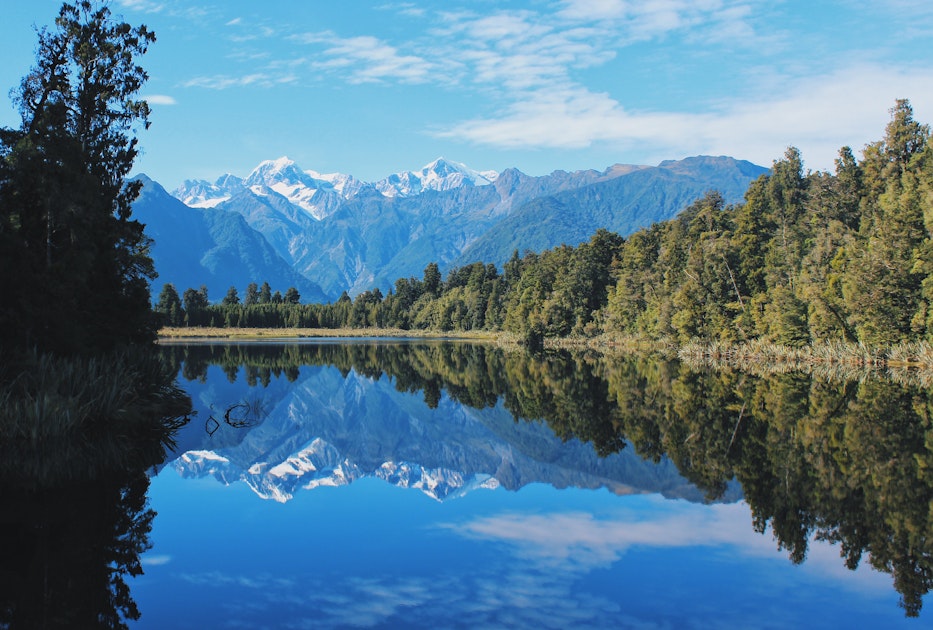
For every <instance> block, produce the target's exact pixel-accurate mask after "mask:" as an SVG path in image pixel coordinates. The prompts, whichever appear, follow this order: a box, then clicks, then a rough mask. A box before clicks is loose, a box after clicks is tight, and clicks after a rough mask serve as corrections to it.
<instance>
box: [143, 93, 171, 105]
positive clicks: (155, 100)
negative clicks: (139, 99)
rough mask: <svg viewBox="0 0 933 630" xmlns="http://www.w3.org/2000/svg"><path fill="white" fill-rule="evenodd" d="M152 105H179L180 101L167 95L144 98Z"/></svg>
mask: <svg viewBox="0 0 933 630" xmlns="http://www.w3.org/2000/svg"><path fill="white" fill-rule="evenodd" d="M143 100H145V101H146V102H147V103H149V104H150V105H177V104H178V101H176V100H175V99H174V97H171V96H168V95H167V94H148V95H146V96H144V97H143Z"/></svg>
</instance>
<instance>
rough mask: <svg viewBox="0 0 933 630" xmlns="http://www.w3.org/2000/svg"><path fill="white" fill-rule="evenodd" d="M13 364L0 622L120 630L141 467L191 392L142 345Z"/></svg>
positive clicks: (1, 386)
mask: <svg viewBox="0 0 933 630" xmlns="http://www.w3.org/2000/svg"><path fill="white" fill-rule="evenodd" d="M17 367H18V368H22V369H17V370H16V372H15V373H13V371H12V370H11V369H9V368H7V373H6V374H3V375H2V379H0V397H2V405H0V504H2V506H3V507H2V511H0V627H3V628H28V629H33V628H126V627H127V625H126V621H127V620H133V619H137V618H138V617H139V614H140V612H139V610H138V608H137V606H136V603H135V602H134V601H133V598H132V596H131V594H130V588H129V585H128V584H127V581H126V580H127V578H128V577H133V576H137V575H139V574H140V573H142V568H141V565H140V554H141V553H143V552H144V551H146V550H147V549H148V548H149V547H150V542H149V533H150V531H151V528H152V521H153V518H154V517H155V512H153V511H152V510H151V509H149V507H148V502H147V496H146V493H147V490H148V488H149V476H148V474H147V471H148V470H150V469H151V468H152V467H154V466H156V465H158V464H160V463H161V462H162V461H163V459H164V457H165V451H166V447H171V446H172V445H173V435H174V433H175V431H177V429H178V428H179V427H180V426H181V425H182V424H183V423H184V422H185V420H186V415H185V414H186V412H187V411H188V410H190V400H188V399H187V397H186V396H185V395H184V394H183V392H181V390H179V389H178V388H177V387H176V386H175V384H174V381H175V375H176V372H174V371H172V370H171V369H169V368H168V367H167V366H166V365H165V363H164V362H163V361H162V360H161V358H160V357H159V356H158V355H157V354H154V353H153V352H152V351H149V352H146V351H143V350H140V351H135V352H127V353H122V354H119V355H114V356H108V357H99V358H95V359H74V360H55V359H51V358H49V357H32V358H30V359H29V360H28V361H27V364H26V365H21V366H17Z"/></svg>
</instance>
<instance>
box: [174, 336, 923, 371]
mask: <svg viewBox="0 0 933 630" xmlns="http://www.w3.org/2000/svg"><path fill="white" fill-rule="evenodd" d="M326 338H340V339H383V338H397V339H425V340H463V341H476V342H489V343H495V344H496V345H499V346H506V347H510V346H515V347H517V346H522V345H524V343H525V342H524V341H523V339H522V338H521V337H520V336H518V335H515V334H513V333H508V332H496V331H476V330H471V331H448V332H441V331H436V330H403V329H399V328H335V329H331V328H220V327H185V326H177V327H164V328H162V329H161V330H160V331H159V343H173V342H183V341H223V340H231V341H248V340H250V341H253V340H255V341H262V340H275V339H296V340H297V339H326ZM542 347H543V348H544V349H578V350H588V351H596V352H600V353H603V354H614V353H622V354H643V355H660V356H664V357H667V358H678V359H680V360H681V361H684V362H686V363H689V364H692V365H709V366H711V367H733V368H740V369H752V368H757V369H753V371H758V370H760V369H762V368H768V370H769V371H782V372H783V371H791V370H795V369H796V370H804V371H809V370H810V369H812V368H813V367H815V366H848V367H850V368H861V369H903V370H924V371H926V370H931V371H933V344H931V343H929V342H925V341H911V342H904V343H900V344H896V345H892V346H884V347H883V346H878V347H869V346H866V345H864V344H858V343H844V342H834V343H818V344H813V345H809V346H800V347H792V346H786V345H781V344H776V343H770V342H765V341H761V340H755V341H751V342H747V343H728V342H703V341H691V342H688V343H686V344H677V343H676V342H674V341H655V340H651V339H647V338H639V337H627V336H619V335H611V334H603V335H599V336H597V337H561V338H550V337H549V338H545V339H544V340H543V343H542Z"/></svg>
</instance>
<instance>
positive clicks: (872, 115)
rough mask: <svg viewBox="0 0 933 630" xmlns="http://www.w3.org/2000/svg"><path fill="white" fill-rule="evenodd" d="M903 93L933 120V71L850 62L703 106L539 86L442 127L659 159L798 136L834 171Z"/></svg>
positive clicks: (816, 165) (763, 157)
mask: <svg viewBox="0 0 933 630" xmlns="http://www.w3.org/2000/svg"><path fill="white" fill-rule="evenodd" d="M897 98H910V99H911V101H912V102H913V103H915V111H916V113H917V118H918V119H921V120H924V119H929V118H930V116H931V115H933V111H922V110H927V109H929V108H930V107H931V106H933V71H931V70H926V69H921V70H913V71H911V70H906V71H897V70H894V69H891V68H883V67H880V66H858V67H850V68H846V69H844V70H840V71H837V72H835V73H832V74H829V75H823V76H814V77H807V78H803V79H797V80H787V81H786V83H785V84H784V85H783V87H782V90H781V92H780V93H776V92H773V91H769V92H764V93H758V94H756V95H754V96H752V97H747V98H745V99H744V100H737V101H728V100H724V101H722V102H720V103H718V104H713V105H712V106H710V107H709V108H708V109H707V110H706V111H705V112H700V113H680V112H673V111H629V110H626V109H625V108H624V107H623V106H622V105H621V104H620V103H619V102H618V101H617V100H615V99H613V98H612V97H611V96H610V95H608V94H604V93H603V94H597V93H593V92H590V91H589V90H587V89H586V88H584V87H582V86H574V85H567V86H565V87H564V88H563V89H549V90H540V91H533V92H530V93H528V95H527V97H526V98H525V99H524V100H521V101H518V102H515V103H512V104H511V105H509V106H508V107H507V108H506V110H505V112H504V113H503V114H502V115H501V116H492V117H485V118H475V119H472V120H467V121H463V122H460V123H458V124H456V125H453V126H452V127H450V128H448V129H443V130H435V132H434V135H436V136H438V137H442V138H453V139H459V140H465V141H469V142H473V143H476V144H481V145H486V146H493V147H501V148H563V149H576V148H583V147H589V146H593V145H596V144H602V145H608V146H614V147H618V148H619V149H620V150H626V149H633V148H638V147H645V146H650V147H652V149H651V151H652V153H653V155H654V157H657V158H658V159H664V158H665V157H668V158H669V157H671V155H672V152H677V153H679V154H682V155H695V154H713V155H721V154H728V155H735V156H737V157H741V158H744V159H749V160H752V161H755V162H757V163H759V164H765V165H767V164H770V163H771V162H772V161H773V160H775V159H779V158H780V157H781V156H782V155H783V153H784V150H785V149H786V148H787V147H788V146H791V145H793V146H796V147H798V148H799V149H800V150H801V153H802V155H803V158H804V160H805V161H806V162H807V164H808V166H809V167H810V168H812V169H814V170H827V169H831V168H832V166H833V160H834V159H835V157H836V155H837V152H838V150H839V148H841V147H842V146H844V145H849V146H852V148H853V150H854V151H855V152H856V153H858V151H859V150H860V149H861V148H862V147H863V146H864V145H865V144H867V143H869V142H871V141H874V140H877V139H880V138H881V136H882V135H883V133H884V126H885V124H886V122H887V115H888V114H887V112H888V110H889V109H890V108H891V107H892V106H893V105H894V102H895V99H897ZM917 103H919V104H922V105H921V106H920V108H918V107H917V105H916V104H917Z"/></svg>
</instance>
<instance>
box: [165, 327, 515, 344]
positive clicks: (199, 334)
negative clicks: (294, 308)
mask: <svg viewBox="0 0 933 630" xmlns="http://www.w3.org/2000/svg"><path fill="white" fill-rule="evenodd" d="M309 337H310V338H314V337H316V338H326V337H346V338H382V337H393V338H406V339H411V338H416V339H475V340H477V341H502V340H505V339H509V338H511V337H512V335H509V334H508V333H498V332H490V331H483V330H480V331H476V330H470V331H458V332H447V333H443V332H438V331H435V330H402V329H401V328H208V327H198V326H191V327H187V326H177V327H165V328H162V329H161V330H159V340H160V341H172V340H181V339H217V340H221V339H301V338H309Z"/></svg>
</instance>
